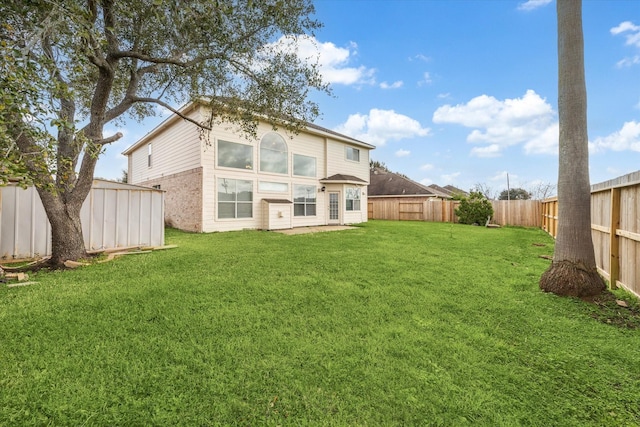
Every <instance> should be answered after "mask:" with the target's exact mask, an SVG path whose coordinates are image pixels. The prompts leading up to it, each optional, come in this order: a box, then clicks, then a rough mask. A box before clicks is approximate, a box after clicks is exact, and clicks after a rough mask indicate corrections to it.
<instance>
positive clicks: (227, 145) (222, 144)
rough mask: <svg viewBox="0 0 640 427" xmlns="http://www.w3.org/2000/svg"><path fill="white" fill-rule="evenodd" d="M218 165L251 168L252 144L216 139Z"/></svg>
mask: <svg viewBox="0 0 640 427" xmlns="http://www.w3.org/2000/svg"><path fill="white" fill-rule="evenodd" d="M218 166H222V167H226V168H236V169H246V170H252V169H253V146H251V145H245V144H238V143H235V142H229V141H222V140H220V139H219V140H218Z"/></svg>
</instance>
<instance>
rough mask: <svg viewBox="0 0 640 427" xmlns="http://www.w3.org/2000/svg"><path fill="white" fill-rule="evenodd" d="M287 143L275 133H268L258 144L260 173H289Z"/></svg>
mask: <svg viewBox="0 0 640 427" xmlns="http://www.w3.org/2000/svg"><path fill="white" fill-rule="evenodd" d="M288 163H289V162H288V158H287V143H286V142H284V138H283V137H282V136H280V135H279V134H277V133H275V132H269V133H268V134H266V135H265V136H264V137H262V141H261V142H260V172H273V173H287V172H289V167H288V166H289V165H288Z"/></svg>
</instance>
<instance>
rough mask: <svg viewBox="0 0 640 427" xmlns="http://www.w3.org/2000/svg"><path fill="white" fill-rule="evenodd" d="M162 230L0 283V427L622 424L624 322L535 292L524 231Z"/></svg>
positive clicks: (628, 369) (539, 242) (630, 389)
mask: <svg viewBox="0 0 640 427" xmlns="http://www.w3.org/2000/svg"><path fill="white" fill-rule="evenodd" d="M167 243H168V244H177V245H178V246H179V248H177V249H171V250H166V251H158V252H154V253H151V254H143V255H131V256H128V257H123V258H120V259H117V260H115V261H112V262H108V263H105V264H98V265H93V266H90V267H84V268H81V269H78V270H74V271H64V272H55V273H39V274H38V275H36V277H35V280H37V281H38V282H39V283H38V284H37V285H33V286H30V287H24V288H12V289H7V288H5V287H3V288H2V289H1V290H0V326H1V327H0V425H3V426H4V425H7V426H11V425H20V426H23V425H56V426H57V425H74V426H79V425H99V426H102V425H104V426H106V425H109V426H116V425H122V426H125V425H126V426H131V425H145V426H147V425H158V426H166V425H199V426H205V425H230V426H235V425H238V426H260V425H274V426H275V425H282V426H289V425H292V426H293V425H296V426H297V425H313V426H316V425H319V426H324V425H328V426H331V425H333V426H343V425H352V426H363V425H369V426H378V425H380V426H382V425H385V426H389V425H426V426H429V425H433V426H439V425H441V426H459V425H474V426H476V425H486V426H512V425H513V426H518V425H521V426H556V425H562V426H589V425H592V426H605V425H606V426H612V425H616V426H618V425H620V426H624V425H630V426H631V425H639V424H640V404H639V401H640V360H639V354H640V329H629V328H620V327H616V326H612V325H608V324H606V323H603V322H602V321H598V320H596V319H594V318H593V315H592V314H593V313H592V311H593V308H592V307H591V306H590V305H589V304H587V303H584V302H582V301H580V300H574V299H567V298H558V297H555V296H553V295H549V294H544V293H542V292H540V291H539V290H538V279H539V277H540V275H541V273H542V272H543V271H544V270H545V269H546V267H547V266H548V263H549V261H548V260H545V259H543V258H540V255H551V254H552V253H553V241H552V239H551V238H550V237H549V236H547V235H546V234H545V233H543V232H542V231H540V230H535V229H524V228H501V229H486V228H483V227H472V226H464V225H452V224H441V223H421V222H385V221H372V222H369V223H366V224H363V225H362V226H360V227H358V228H357V229H354V230H347V231H340V232H330V233H318V234H306V235H294V236H287V235H282V234H279V233H274V232H260V231H243V232H229V233H215V234H202V235H197V234H186V233H181V232H177V231H174V230H168V231H167Z"/></svg>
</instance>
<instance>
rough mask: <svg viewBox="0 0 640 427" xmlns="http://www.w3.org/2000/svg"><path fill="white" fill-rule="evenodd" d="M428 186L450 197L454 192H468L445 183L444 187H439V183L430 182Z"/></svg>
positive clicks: (464, 193) (464, 194) (465, 193)
mask: <svg viewBox="0 0 640 427" xmlns="http://www.w3.org/2000/svg"><path fill="white" fill-rule="evenodd" d="M429 188H430V189H432V190H433V191H436V192H438V193H442V194H444V195H446V196H448V197H452V196H453V195H455V194H462V195H463V196H468V195H469V193H467V192H466V191H464V190H461V189H459V188H457V187H454V186H453V185H445V186H444V187H440V186H439V185H436V184H431V185H430V186H429Z"/></svg>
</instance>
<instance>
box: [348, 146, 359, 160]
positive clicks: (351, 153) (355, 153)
mask: <svg viewBox="0 0 640 427" xmlns="http://www.w3.org/2000/svg"><path fill="white" fill-rule="evenodd" d="M346 152H347V160H352V161H354V162H359V161H360V150H358V149H357V148H353V147H347V150H346Z"/></svg>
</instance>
